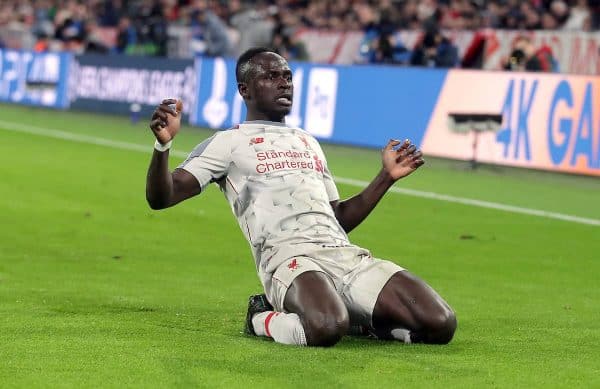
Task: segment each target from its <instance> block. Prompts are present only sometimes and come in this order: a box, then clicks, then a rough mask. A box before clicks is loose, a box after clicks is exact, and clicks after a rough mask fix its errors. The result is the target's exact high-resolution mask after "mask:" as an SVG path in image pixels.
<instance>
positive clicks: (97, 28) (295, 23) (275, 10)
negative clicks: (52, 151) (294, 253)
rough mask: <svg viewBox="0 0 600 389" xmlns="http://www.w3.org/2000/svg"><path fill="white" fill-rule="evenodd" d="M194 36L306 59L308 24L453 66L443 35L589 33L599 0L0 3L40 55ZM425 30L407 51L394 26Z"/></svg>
mask: <svg viewBox="0 0 600 389" xmlns="http://www.w3.org/2000/svg"><path fill="white" fill-rule="evenodd" d="M173 26H185V27H187V28H188V29H190V30H191V31H192V36H191V40H192V44H193V50H194V52H197V53H202V54H205V55H210V56H236V55H238V54H239V53H240V52H242V51H244V50H245V49H247V48H248V47H252V46H270V47H273V48H275V49H276V50H277V51H278V52H280V53H281V54H282V55H284V56H285V57H286V58H288V59H292V60H307V59H309V58H308V54H307V51H306V48H305V47H304V45H303V44H302V42H300V41H298V40H297V39H296V38H295V33H296V32H297V31H299V30H300V29H302V28H314V29H328V30H336V31H357V30H362V31H364V32H365V42H364V45H362V46H361V54H362V56H363V58H364V59H365V61H367V62H389V63H410V64H413V65H424V66H431V65H433V66H455V65H456V64H457V61H458V58H457V53H456V47H454V46H453V44H452V43H451V42H450V41H449V40H448V39H447V38H446V37H444V36H443V35H442V34H441V33H440V31H442V30H444V29H470V30H479V29H483V28H496V29H512V30H515V29H517V30H539V29H552V30H557V29H563V30H577V31H591V30H597V29H599V28H600V0H525V1H521V0H370V1H368V0H320V1H319V0H315V1H309V0H271V1H251V2H245V1H241V0H232V1H224V0H221V1H217V0H2V1H1V2H0V31H2V34H0V47H2V46H8V47H11V46H14V43H13V42H14V41H16V40H17V39H19V40H20V42H21V44H22V42H23V36H24V35H23V34H29V36H31V38H30V39H31V42H30V46H31V47H32V48H34V49H35V50H37V51H44V50H60V49H66V50H73V51H76V52H97V53H125V54H150V55H159V56H160V55H162V56H164V55H166V54H167V45H168V41H169V36H168V31H169V27H173ZM406 29H409V30H423V31H426V33H425V34H424V37H423V39H422V40H421V41H420V42H419V44H418V45H417V46H416V47H414V48H411V50H408V49H407V48H405V47H403V46H402V44H401V43H400V42H398V41H397V39H395V38H394V33H395V31H398V30H406Z"/></svg>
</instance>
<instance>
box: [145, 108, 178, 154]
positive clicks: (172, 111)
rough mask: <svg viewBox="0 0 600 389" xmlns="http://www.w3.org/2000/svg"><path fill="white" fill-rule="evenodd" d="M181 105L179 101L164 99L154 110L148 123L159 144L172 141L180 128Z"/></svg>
mask: <svg viewBox="0 0 600 389" xmlns="http://www.w3.org/2000/svg"><path fill="white" fill-rule="evenodd" d="M182 111H183V103H182V102H181V100H175V99H165V100H163V101H162V103H161V104H160V105H159V106H158V107H157V108H156V110H154V113H153V114H152V119H151V121H150V129H151V130H152V132H153V133H154V136H155V137H156V139H158V141H159V142H160V143H161V144H163V145H164V144H166V143H168V142H169V141H170V140H172V139H173V138H174V137H175V135H177V132H179V127H181V112H182Z"/></svg>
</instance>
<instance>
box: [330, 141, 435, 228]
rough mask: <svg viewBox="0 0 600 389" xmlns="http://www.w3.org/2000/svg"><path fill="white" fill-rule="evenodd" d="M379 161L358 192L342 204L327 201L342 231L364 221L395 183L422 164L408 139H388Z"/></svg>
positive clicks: (421, 156)
mask: <svg viewBox="0 0 600 389" xmlns="http://www.w3.org/2000/svg"><path fill="white" fill-rule="evenodd" d="M398 146H399V147H398ZM381 161H382V168H381V170H380V171H379V173H378V174H377V176H375V178H374V179H373V181H371V183H370V184H369V185H368V186H367V187H366V188H365V189H364V190H363V191H362V192H360V193H359V194H357V195H356V196H354V197H351V198H349V199H347V200H344V201H332V202H331V207H332V208H333V211H334V212H335V217H336V218H337V220H338V221H339V223H340V225H341V226H342V228H343V229H344V230H345V231H346V232H350V231H352V230H353V229H354V228H355V227H356V226H358V225H359V224H360V223H361V222H362V221H363V220H365V218H366V217H367V216H368V215H369V213H371V211H372V210H373V209H374V208H375V206H376V205H377V203H378V202H379V200H381V198H382V197H383V195H384V194H385V193H386V192H387V190H388V189H389V188H390V187H391V186H392V185H393V184H394V183H395V182H396V181H398V180H399V179H401V178H403V177H406V176H408V175H409V174H410V173H412V172H414V171H415V170H417V169H418V168H419V167H420V166H421V165H423V164H424V163H425V162H424V161H423V153H421V151H420V150H417V147H416V146H415V145H413V144H412V143H411V142H410V141H409V140H408V139H407V140H405V141H404V142H400V141H397V140H390V141H389V142H388V144H387V145H386V146H385V147H384V148H383V150H382V151H381Z"/></svg>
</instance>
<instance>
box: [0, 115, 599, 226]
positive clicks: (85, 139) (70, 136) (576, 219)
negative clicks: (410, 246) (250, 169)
mask: <svg viewBox="0 0 600 389" xmlns="http://www.w3.org/2000/svg"><path fill="white" fill-rule="evenodd" d="M0 127H2V129H4V130H7V131H14V132H23V133H28V134H33V135H40V136H45V137H50V138H56V139H64V140H69V141H73V142H80V143H87V144H93V145H99V146H106V147H111V148H114V149H121V150H131V151H139V152H143V153H150V151H151V150H152V145H151V144H149V145H139V144H136V143H129V142H121V141H115V140H111V139H106V138H99V137H95V136H90V135H81V134H74V133H71V132H67V131H61V130H55V129H51V128H43V127H37V126H30V125H27V124H21V123H13V122H7V121H4V120H0ZM171 154H172V155H174V156H176V157H180V158H186V157H187V156H188V153H185V152H182V151H176V150H173V151H172V152H171ZM335 181H336V182H338V183H341V184H346V185H352V186H357V187H362V188H364V187H365V186H367V185H368V184H369V183H368V182H367V181H361V180H355V179H353V178H346V177H335ZM390 192H393V193H399V194H404V195H408V196H414V197H420V198H425V199H431V200H438V201H446V202H450V203H457V204H463V205H469V206H473V207H480V208H488V209H495V210H499V211H504V212H511V213H519V214H523V215H531V216H538V217H544V218H547V219H556V220H562V221H567V222H571V223H578V224H587V225H591V226H600V220H598V219H590V218H585V217H580V216H574V215H568V214H564V213H557V212H549V211H544V210H540V209H534V208H525V207H519V206H515V205H509V204H501V203H494V202H491V201H484V200H477V199H469V198H465V197H457V196H450V195H445V194H440V193H435V192H426V191H420V190H414V189H406V188H398V187H392V188H390Z"/></svg>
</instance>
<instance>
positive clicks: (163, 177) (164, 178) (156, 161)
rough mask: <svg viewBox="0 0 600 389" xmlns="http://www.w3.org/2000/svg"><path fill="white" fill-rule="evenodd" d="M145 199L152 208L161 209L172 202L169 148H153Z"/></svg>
mask: <svg viewBox="0 0 600 389" xmlns="http://www.w3.org/2000/svg"><path fill="white" fill-rule="evenodd" d="M146 200H147V201H148V204H149V205H150V208H152V209H163V208H167V207H169V206H171V205H172V203H173V177H172V175H171V172H169V150H167V151H165V152H160V151H158V150H154V153H153V154H152V159H151V160H150V166H149V167H148V175H147V176H146Z"/></svg>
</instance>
